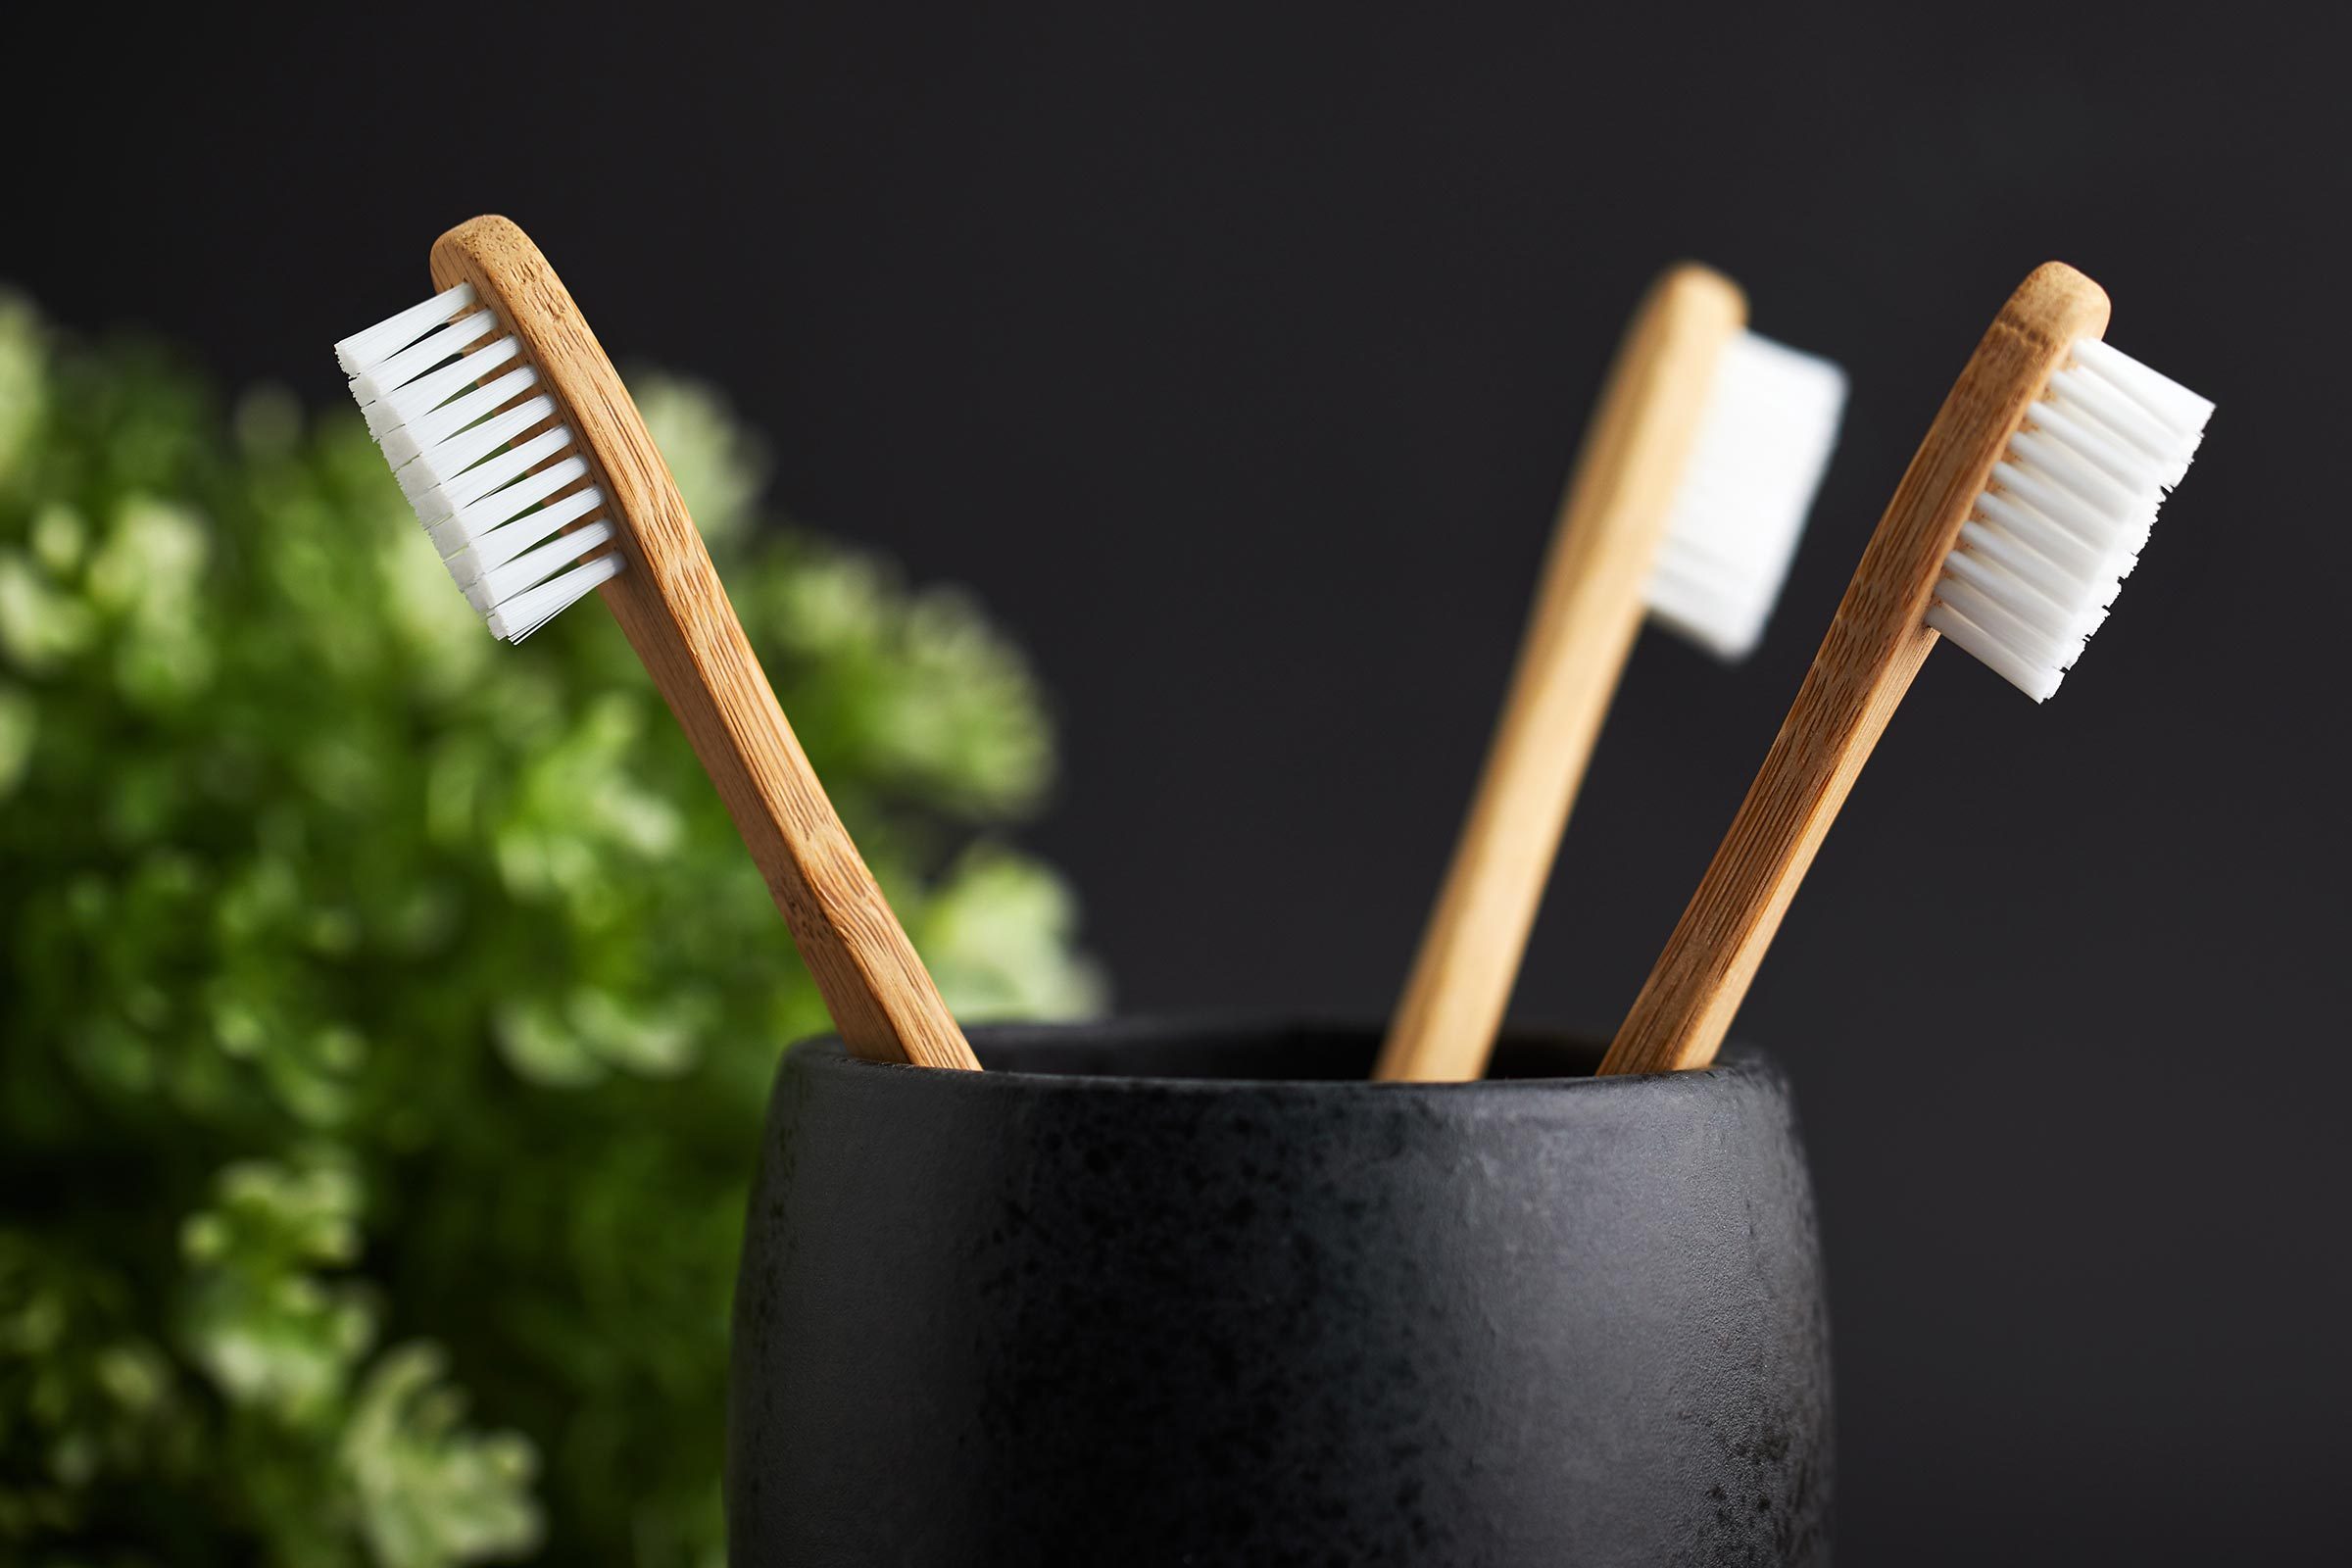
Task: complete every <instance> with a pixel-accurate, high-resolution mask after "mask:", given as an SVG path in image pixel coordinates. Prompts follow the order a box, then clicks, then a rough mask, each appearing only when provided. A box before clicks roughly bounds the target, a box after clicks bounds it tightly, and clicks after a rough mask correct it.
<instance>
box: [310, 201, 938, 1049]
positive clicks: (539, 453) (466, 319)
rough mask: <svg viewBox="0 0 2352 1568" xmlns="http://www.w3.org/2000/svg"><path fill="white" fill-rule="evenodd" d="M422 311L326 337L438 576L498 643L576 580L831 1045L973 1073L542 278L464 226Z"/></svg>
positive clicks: (682, 526) (483, 223)
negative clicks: (659, 709)
mask: <svg viewBox="0 0 2352 1568" xmlns="http://www.w3.org/2000/svg"><path fill="white" fill-rule="evenodd" d="M432 273H433V282H434V285H435V287H436V288H438V289H439V290H440V292H439V293H437V294H435V295H434V296H433V297H432V298H431V299H429V300H426V301H425V302H424V303H422V304H421V305H417V306H414V307H412V308H411V309H409V310H405V311H403V312H401V313H400V314H399V315H397V316H394V317H392V318H390V319H387V320H385V321H382V322H379V323H378V324H377V325H375V326H371V327H369V328H368V330H366V331H364V332H360V333H357V334H355V335H354V336H352V337H348V338H345V339H344V340H343V341H342V342H340V343H338V344H336V345H335V355H336V358H337V359H339V360H340V361H341V362H342V364H343V369H344V371H345V373H346V374H348V375H349V376H350V377H351V390H352V396H353V397H354V398H356V399H357V400H358V401H359V403H360V406H361V411H362V412H363V413H364V414H365V415H366V416H367V418H368V428H369V429H370V430H372V431H373V432H374V434H375V437H376V440H377V441H378V443H379V444H381V446H382V447H383V450H384V456H385V457H386V458H387V459H388V460H389V461H390V462H391V464H392V467H393V473H394V476H395V477H396V478H397V479H398V480H399V481H400V485H401V488H402V490H403V491H405V492H406V493H407V495H408V497H409V499H410V501H411V502H412V503H413V504H414V505H415V506H416V508H417V518H418V519H419V520H420V521H421V522H422V523H423V524H424V526H425V531H426V533H427V534H428V535H429V536H430V537H431V538H432V540H433V543H434V544H435V545H436V546H438V547H439V549H440V552H441V556H442V559H443V561H444V562H445V564H447V565H448V567H449V571H450V575H451V577H452V578H453V579H455V581H456V582H457V584H458V586H459V587H460V588H462V589H464V590H465V593H466V599H467V601H468V602H469V603H471V604H472V606H473V608H474V609H475V610H476V611H478V612H480V613H481V614H482V615H483V617H484V618H485V619H486V620H487V621H488V622H489V625H490V629H491V631H492V632H494V633H495V634H496V635H498V636H500V637H502V638H505V639H508V640H509V641H519V640H520V639H521V638H523V637H524V636H526V635H528V634H529V633H530V632H531V631H532V630H533V629H535V628H536V627H538V626H540V625H542V624H544V623H545V622H546V621H547V620H548V618H549V617H551V616H553V615H555V614H556V613H558V612H560V611H562V610H563V609H564V607H565V606H567V605H569V604H571V603H572V602H573V601H574V600H576V599H579V598H580V597H582V596H583V595H585V594H586V593H587V592H588V591H589V590H590V589H601V590H602V591H603V594H604V598H605V603H606V604H607V605H608V606H610V607H611V608H612V611H613V618H614V619H615V620H618V621H619V622H620V627H621V630H622V631H623V632H624V633H625V634H626V635H627V637H628V639H629V642H630V644H631V645H632V646H633V647H634V648H635V649H636V650H637V657H638V658H639V659H640V660H642V661H643V662H644V663H645V667H646V669H647V671H648V672H649V673H650V674H652V676H653V678H654V683H655V685H656V686H658V687H660V688H661V692H662V698H663V699H664V700H665V701H667V703H668V704H669V710H670V711H671V712H672V713H673V714H675V715H676V716H677V720H678V724H679V726H680V727H681V728H683V729H684V730H685V731H686V736H687V739H688V740H689V741H691V742H692V743H693V745H694V750H695V755H696V756H698V757H699V758H701V759H702V763H703V767H704V770H705V771H707V772H708V773H709V774H710V775H711V783H712V784H713V785H715V786H716V787H717V790H718V793H719V797H720V799H722V800H723V801H725V802H726V806H727V810H728V812H729V814H731V815H732V816H733V817H734V819H735V826H736V828H737V830H738V831H740V832H741V833H742V835H743V841H744V844H745V846H746V847H747V848H748V849H750V851H751V852H752V858H753V859H754V860H756V861H757V862H758V863H759V866H760V874H761V875H762V876H763V877H765V878H766V880H767V887H768V891H769V893H770V894H772V895H773V896H774V898H775V901H776V907H777V908H779V909H781V910H782V911H783V914H784V920H785V923H786V924H787V925H788V926H789V927H790V928H791V931H792V936H793V941H794V943H795V944H796V945H797V946H798V947H799V948H800V951H801V956H802V958H803V959H804V960H805V961H806V962H807V963H808V966H809V973H810V974H811V975H812V976H814V978H815V980H816V985H817V989H818V991H819V992H820V993H821V994H822V995H823V997H824V1000H825V1006H826V1008H827V1009H828V1010H829V1011H830V1012H831V1013H832V1015H833V1021H834V1024H835V1025H836V1026H837V1027H838V1028H839V1029H840V1031H841V1036H842V1039H843V1040H844V1041H845V1042H847V1043H848V1045H849V1047H850V1049H851V1050H852V1051H854V1052H856V1053H857V1054H858V1055H860V1056H865V1057H869V1058H871V1059H874V1060H880V1061H904V1062H912V1063H915V1064H917V1065H919V1066H926V1067H961V1068H977V1067H978V1066H979V1065H980V1064H979V1062H978V1061H977V1060H976V1059H975V1058H974V1057H973V1055H972V1050H971V1047H970V1046H969V1045H968V1044H967V1043H966V1042H965V1040H964V1038H963V1031H962V1030H961V1029H959V1028H957V1027H956V1020H955V1018H954V1017H952V1016H951V1015H950V1014H949V1012H948V1009H947V1005H946V1004H945V1003H943V1002H942V1001H941V1000H940V996H939V991H938V988H937V987H935V986H934V985H933V984H932V983H931V976H930V975H929V973H928V972H927V971H925V969H924V968H923V964H922V960H921V959H920V958H919V957H917V956H915V951H914V946H913V944H912V943H910V942H909V941H907V933H906V931H905V930H904V929H903V928H901V926H900V925H899V922H898V918H897V916H895V915H894V914H892V912H891V909H890V906H889V904H888V903H887V902H886V901H885V900H884V899H883V897H882V892H881V889H880V888H878V887H877V886H875V884H874V879H873V875H872V873H871V872H869V871H868V870H867V869H866V866H865V861H864V860H863V859H862V858H860V857H859V856H858V847H857V845H855V844H854V843H852V842H851V840H850V835H849V832H848V830H847V829H845V828H844V827H843V826H842V823H841V819H840V818H839V817H838V816H837V815H835V814H834V811H833V807H832V803H831V802H829V801H828V800H827V799H826V798H825V792H824V788H823V786H822V785H820V784H819V783H818V782H817V779H816V775H815V773H814V772H813V771H812V770H811V769H810V767H809V759H808V757H807V756H806V755H804V754H803V752H802V751H801V747H800V742H799V741H798V740H797V739H795V738H794V736H793V733H792V726H791V725H790V724H788V723H787V722H786V721H785V718H784V712H783V710H782V709H780V708H779V707H778V706H777V705H776V697H775V693H774V692H773V691H772V690H770V689H769V687H768V683H767V676H766V673H765V672H764V671H763V670H761V668H760V661H759V660H758V659H757V658H756V657H755V656H754V655H753V653H752V647H751V643H750V642H749V641H748V640H747V639H746V638H745V636H744V634H743V627H742V625H741V624H740V623H739V622H738V621H737V620H736V618H735V612H734V609H733V607H732V606H731V605H729V604H728V602H727V594H726V589H725V588H724V587H722V586H721V585H720V583H719V580H718V573H717V572H716V571H715V570H714V569H713V568H712V566H711V557H710V554H709V552H708V551H706V550H705V549H704V547H703V539H702V535H701V534H700V533H698V532H697V531H696V529H695V526H694V519H693V518H692V517H691V516H689V515H687V512H686V504H685V502H684V501H683V500H682V499H681V498H680V497H679V495H678V491H677V486H676V485H675V484H674V483H673V482H672V481H671V479H670V475H669V468H668V466H666V465H665V464H664V463H663V462H662V454H661V453H660V452H659V451H658V450H656V449H655V446H654V442H653V437H652V436H651V435H650V434H648V433H647V431H646V427H645V421H644V419H643V418H642V417H639V415H638V413H637V406H636V404H635V403H633V402H632V401H631V400H630V398H629V394H628V389H627V388H626V387H624V386H623V385H622V384H621V380H620V377H619V375H618V374H617V373H616V372H615V371H614V370H613V364H612V362H611V361H610V360H608V359H607V358H606V357H605V351H604V349H603V348H602V347H601V346H600V345H599V344H598V343H597V340H596V335H595V334H594V333H593V332H591V331H589V329H588V323H587V321H586V320H585V319H583V318H582V317H581V315H580V312H579V308H578V307H577V306H576V305H574V304H573V303H572V299H571V295H570V294H569V293H568V292H567V291H566V290H565V289H564V284H563V282H562V280H561V279H559V278H558V277H557V276H556V272H555V269H553V268H552V267H550V266H549V265H548V263H547V258H545V257H544V256H542V255H540V254H539V250H538V247H536V246H535V245H533V244H532V243H531V242H530V240H529V238H528V237H527V236H525V235H524V233H523V232H522V230H521V229H519V228H517V227H516V226H515V224H513V223H511V222H509V221H507V220H505V219H503V218H477V219H474V220H473V221H470V222H466V223H462V224H460V225H459V226H458V227H456V228H453V229H451V230H450V231H449V232H448V233H446V234H444V235H442V236H441V238H440V239H439V240H438V241H437V242H435V244H434V246H433V252H432Z"/></svg>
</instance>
